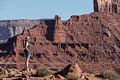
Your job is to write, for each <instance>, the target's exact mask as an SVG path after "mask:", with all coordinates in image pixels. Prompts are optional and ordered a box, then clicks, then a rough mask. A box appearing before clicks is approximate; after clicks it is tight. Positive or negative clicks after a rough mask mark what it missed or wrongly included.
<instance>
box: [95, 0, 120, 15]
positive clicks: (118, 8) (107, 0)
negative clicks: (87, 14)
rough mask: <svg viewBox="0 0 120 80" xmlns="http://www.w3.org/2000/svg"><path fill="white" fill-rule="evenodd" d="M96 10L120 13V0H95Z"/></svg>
mask: <svg viewBox="0 0 120 80" xmlns="http://www.w3.org/2000/svg"><path fill="white" fill-rule="evenodd" d="M94 11H97V12H105V13H117V14H120V1H119V0H94Z"/></svg>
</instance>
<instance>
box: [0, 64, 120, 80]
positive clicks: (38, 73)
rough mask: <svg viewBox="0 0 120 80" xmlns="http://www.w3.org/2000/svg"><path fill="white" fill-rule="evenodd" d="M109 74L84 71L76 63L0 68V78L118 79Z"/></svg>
mask: <svg viewBox="0 0 120 80" xmlns="http://www.w3.org/2000/svg"><path fill="white" fill-rule="evenodd" d="M109 74H110V76H112V79H111V78H110V76H107V77H104V76H106V75H107V74H105V75H104V76H100V75H101V74H93V73H86V72H83V71H82V70H81V68H80V67H79V66H78V64H77V63H71V64H69V65H67V66H66V67H65V68H63V69H57V68H46V69H45V68H41V69H31V68H28V69H27V70H21V71H20V70H17V69H13V68H9V69H3V68H2V67H1V68H0V80H119V75H118V74H117V73H115V72H112V71H111V73H110V72H109Z"/></svg>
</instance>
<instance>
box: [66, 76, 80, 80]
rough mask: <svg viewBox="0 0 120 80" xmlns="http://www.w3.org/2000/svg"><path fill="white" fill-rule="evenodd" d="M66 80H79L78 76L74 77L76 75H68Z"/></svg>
mask: <svg viewBox="0 0 120 80" xmlns="http://www.w3.org/2000/svg"><path fill="white" fill-rule="evenodd" d="M66 79H67V80H78V78H77V77H76V76H74V75H67V76H66Z"/></svg>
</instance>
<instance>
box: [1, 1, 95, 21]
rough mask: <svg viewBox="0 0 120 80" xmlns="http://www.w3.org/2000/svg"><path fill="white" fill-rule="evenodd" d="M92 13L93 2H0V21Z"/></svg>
mask: <svg viewBox="0 0 120 80" xmlns="http://www.w3.org/2000/svg"><path fill="white" fill-rule="evenodd" d="M91 12H93V0H0V20H4V19H5V20H6V19H43V18H54V16H55V15H59V16H61V17H62V19H63V20H66V19H69V17H70V16H71V15H81V14H88V13H91Z"/></svg>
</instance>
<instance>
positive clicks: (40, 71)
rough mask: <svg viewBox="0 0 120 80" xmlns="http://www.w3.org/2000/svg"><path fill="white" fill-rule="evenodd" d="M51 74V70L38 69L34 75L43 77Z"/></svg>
mask: <svg viewBox="0 0 120 80" xmlns="http://www.w3.org/2000/svg"><path fill="white" fill-rule="evenodd" d="M49 74H51V72H50V71H49V70H47V69H39V70H38V71H37V72H36V76H38V77H44V76H47V75H49Z"/></svg>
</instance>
